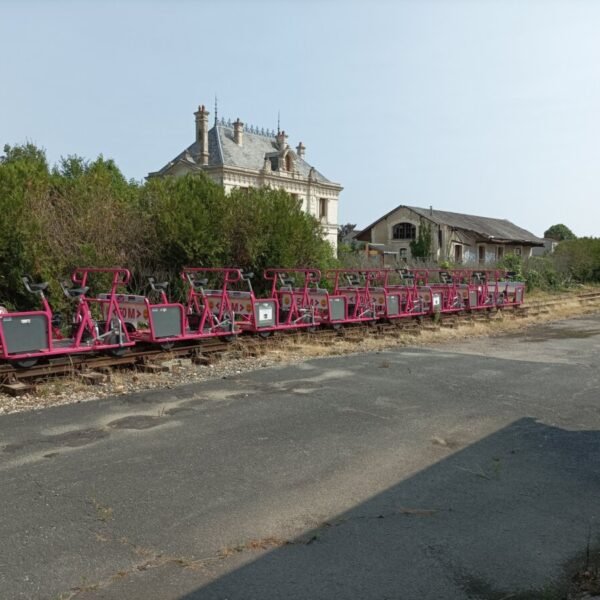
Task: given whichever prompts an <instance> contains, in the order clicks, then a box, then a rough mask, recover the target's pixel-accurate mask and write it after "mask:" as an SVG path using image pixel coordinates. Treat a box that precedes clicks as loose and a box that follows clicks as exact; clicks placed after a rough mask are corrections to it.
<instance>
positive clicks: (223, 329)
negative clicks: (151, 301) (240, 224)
mask: <svg viewBox="0 0 600 600" xmlns="http://www.w3.org/2000/svg"><path fill="white" fill-rule="evenodd" d="M210 277H216V278H218V279H220V282H219V287H218V288H217V287H213V288H208V287H207V286H208V283H209V279H210ZM181 278H182V279H183V281H184V283H185V287H186V305H185V308H184V332H185V334H184V335H182V336H181V339H188V340H191V339H203V338H211V337H225V336H234V335H237V334H239V333H241V329H240V328H239V326H238V324H237V323H236V314H235V311H236V305H235V303H234V302H232V300H231V297H230V292H231V290H230V286H231V285H233V284H235V283H237V282H238V281H240V280H241V273H240V270H239V269H230V268H226V267H224V268H219V267H185V268H184V269H183V271H182V272H181ZM162 299H163V303H164V300H166V293H165V292H164V290H163V291H162ZM151 307H154V308H157V309H159V308H160V305H151Z"/></svg>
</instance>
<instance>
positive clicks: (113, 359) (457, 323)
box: [0, 291, 600, 395]
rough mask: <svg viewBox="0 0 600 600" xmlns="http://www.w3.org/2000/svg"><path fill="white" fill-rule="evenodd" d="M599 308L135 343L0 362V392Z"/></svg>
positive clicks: (536, 306)
mask: <svg viewBox="0 0 600 600" xmlns="http://www.w3.org/2000/svg"><path fill="white" fill-rule="evenodd" d="M573 303H575V304H577V305H579V306H580V307H588V308H590V309H593V308H598V309H599V310H600V291H594V292H584V293H581V294H577V295H573V294H565V295H561V296H558V297H555V298H552V299H550V300H543V301H533V302H530V303H527V304H525V305H523V306H520V307H518V308H506V309H500V310H496V309H492V310H489V311H478V312H473V313H467V312H466V313H450V314H448V313H446V314H438V315H436V316H435V318H431V317H418V318H415V319H410V320H408V319H407V320H404V319H399V320H397V321H394V322H390V323H376V324H373V325H366V324H360V325H353V326H348V327H343V328H340V329H338V330H333V329H320V330H317V331H315V332H311V333H308V332H306V331H303V330H298V331H290V332H277V333H276V334H274V335H272V336H270V337H267V338H264V339H261V338H257V337H255V336H240V337H239V338H238V339H237V340H235V341H233V342H229V343H228V342H223V341H221V340H218V339H215V340H206V341H202V342H200V343H196V344H185V345H180V346H175V347H173V348H172V349H170V350H168V351H164V350H161V349H159V348H155V347H147V348H144V347H141V348H140V347H135V348H134V349H132V350H127V352H126V353H125V354H123V355H121V356H111V355H107V354H103V355H97V356H90V355H85V354H82V355H80V356H77V355H71V356H68V357H61V358H56V359H50V360H48V361H47V362H45V363H41V364H38V365H36V366H34V367H31V368H28V369H22V368H18V367H16V366H14V365H11V364H0V392H4V393H8V394H11V395H20V394H23V393H27V392H30V391H32V390H33V389H34V387H35V383H36V382H39V381H44V380H48V379H50V378H52V377H68V376H76V377H79V378H81V379H82V380H83V381H86V382H88V383H90V384H93V383H97V382H99V381H102V380H104V378H105V377H106V374H107V372H109V371H110V370H111V369H115V368H127V367H129V368H131V367H133V368H136V369H137V370H141V371H146V372H159V371H161V370H163V371H164V370H165V367H164V366H163V365H162V364H161V363H164V361H165V360H166V359H167V358H178V357H186V358H191V359H192V361H193V362H195V363H197V364H210V363H211V362H212V361H214V360H217V359H218V358H219V357H221V356H223V355H227V354H228V353H231V354H232V355H233V356H259V355H261V354H263V353H264V352H265V351H266V350H268V349H269V348H273V347H274V346H277V345H278V344H282V343H283V342H285V341H286V340H290V338H300V339H302V338H306V339H315V338H316V339H318V340H319V341H320V342H324V343H326V342H327V341H331V342H333V341H334V340H336V339H339V338H343V339H346V340H347V341H349V342H351V341H359V340H361V339H363V338H365V337H367V336H375V337H389V338H391V339H393V338H397V337H402V336H405V335H419V334H420V333H421V332H422V331H437V330H439V329H442V328H458V327H463V326H469V325H474V324H475V323H477V322H486V321H490V320H492V319H497V318H515V319H518V318H524V317H535V316H538V315H544V314H549V313H551V312H552V311H553V310H556V309H557V308H560V307H561V306H571V305H572V304H573Z"/></svg>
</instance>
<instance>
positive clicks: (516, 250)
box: [515, 248, 521, 256]
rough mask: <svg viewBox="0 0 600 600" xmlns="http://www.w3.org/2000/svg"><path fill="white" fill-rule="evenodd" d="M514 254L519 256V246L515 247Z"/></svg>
mask: <svg viewBox="0 0 600 600" xmlns="http://www.w3.org/2000/svg"><path fill="white" fill-rule="evenodd" d="M515 254H516V255H517V256H521V248H515Z"/></svg>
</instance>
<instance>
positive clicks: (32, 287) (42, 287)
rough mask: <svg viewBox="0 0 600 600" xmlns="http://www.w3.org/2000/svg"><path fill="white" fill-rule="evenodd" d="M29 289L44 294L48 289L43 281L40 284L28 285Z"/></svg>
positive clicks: (46, 283)
mask: <svg viewBox="0 0 600 600" xmlns="http://www.w3.org/2000/svg"><path fill="white" fill-rule="evenodd" d="M29 289H30V290H31V291H32V292H45V291H46V290H47V289H48V282H46V281H44V282H42V283H30V284H29Z"/></svg>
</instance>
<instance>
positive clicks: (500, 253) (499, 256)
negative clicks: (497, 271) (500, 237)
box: [496, 246, 504, 260]
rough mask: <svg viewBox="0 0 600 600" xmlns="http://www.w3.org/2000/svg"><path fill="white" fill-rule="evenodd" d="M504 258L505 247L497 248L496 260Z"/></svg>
mask: <svg viewBox="0 0 600 600" xmlns="http://www.w3.org/2000/svg"><path fill="white" fill-rule="evenodd" d="M503 258H504V246H498V247H497V248H496V260H502V259H503Z"/></svg>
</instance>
